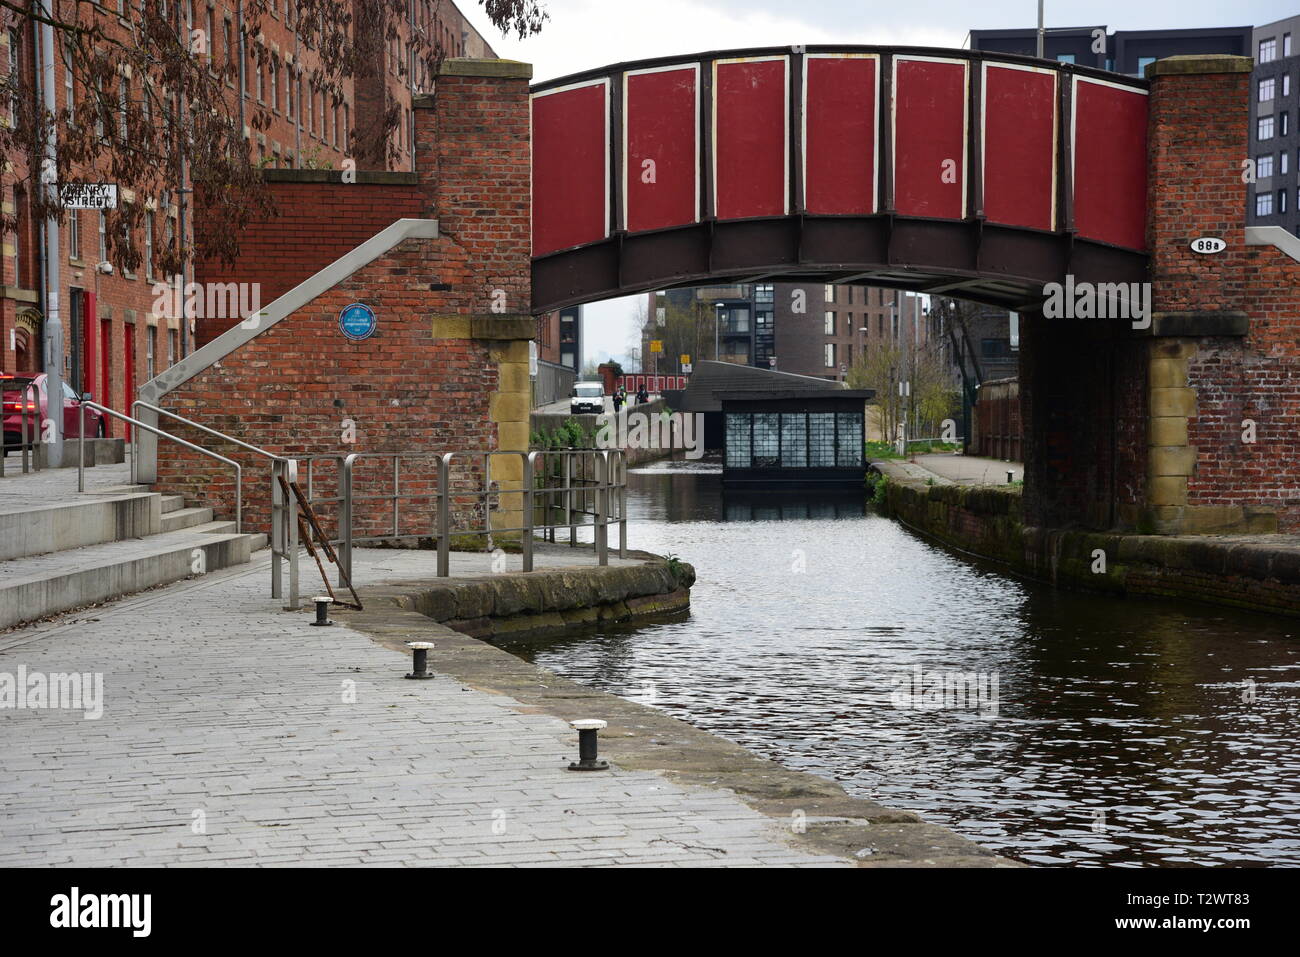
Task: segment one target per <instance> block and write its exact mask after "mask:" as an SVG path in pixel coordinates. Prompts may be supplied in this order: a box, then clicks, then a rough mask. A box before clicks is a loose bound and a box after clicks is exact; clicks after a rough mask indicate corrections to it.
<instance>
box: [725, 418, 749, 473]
mask: <svg viewBox="0 0 1300 957" xmlns="http://www.w3.org/2000/svg"><path fill="white" fill-rule="evenodd" d="M749 419H750V417H749V416H748V415H743V414H740V413H736V412H728V413H727V467H728V468H736V469H747V468H749V463H750V445H749Z"/></svg>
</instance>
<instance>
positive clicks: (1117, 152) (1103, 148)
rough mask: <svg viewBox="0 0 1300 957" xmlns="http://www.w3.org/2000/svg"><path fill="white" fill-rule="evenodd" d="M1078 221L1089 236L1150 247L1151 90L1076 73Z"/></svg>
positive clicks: (1074, 136) (1074, 139)
mask: <svg viewBox="0 0 1300 957" xmlns="http://www.w3.org/2000/svg"><path fill="white" fill-rule="evenodd" d="M1074 82H1075V85H1074V124H1073V125H1074V129H1073V131H1072V142H1073V144H1074V148H1073V152H1074V225H1075V228H1076V229H1077V230H1078V231H1079V235H1080V236H1081V237H1083V238H1084V239H1095V240H1099V241H1100V242H1105V243H1113V244H1115V245H1116V246H1126V247H1128V248H1129V249H1146V219H1147V96H1146V94H1145V93H1144V92H1142V91H1140V90H1134V89H1132V88H1130V87H1120V86H1117V85H1115V84H1111V83H1107V82H1105V81H1104V80H1092V79H1087V78H1084V77H1075V81H1074Z"/></svg>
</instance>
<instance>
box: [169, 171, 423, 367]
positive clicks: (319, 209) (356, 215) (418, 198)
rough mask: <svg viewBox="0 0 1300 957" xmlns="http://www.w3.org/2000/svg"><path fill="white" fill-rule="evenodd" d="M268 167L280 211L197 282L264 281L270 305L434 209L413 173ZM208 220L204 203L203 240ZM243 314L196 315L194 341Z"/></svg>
mask: <svg viewBox="0 0 1300 957" xmlns="http://www.w3.org/2000/svg"><path fill="white" fill-rule="evenodd" d="M265 175H266V179H267V182H268V184H269V188H270V191H271V195H272V197H273V199H274V201H275V204H276V208H277V210H278V212H279V215H278V216H276V217H275V218H274V219H269V220H265V221H263V222H257V223H252V224H250V225H249V227H248V229H247V230H245V232H244V235H243V237H242V238H241V239H240V248H239V257H238V259H236V260H235V262H234V263H232V264H229V265H227V264H225V263H221V262H217V261H201V262H199V263H197V264H196V265H195V269H194V276H195V281H196V282H198V283H226V282H259V283H260V284H261V301H262V305H264V306H265V305H267V304H268V303H270V302H272V301H273V300H275V299H277V298H278V297H280V296H281V295H283V294H284V293H286V292H288V291H289V290H290V289H292V288H293V287H294V286H296V285H298V283H300V282H302V281H303V280H304V279H307V278H308V277H310V276H312V275H314V274H315V273H316V272H318V271H319V270H321V269H323V268H325V267H326V266H328V265H329V264H330V263H332V262H333V261H334V260H336V259H338V258H339V257H340V256H342V255H343V254H344V253H346V252H348V251H350V250H352V249H353V248H355V247H356V246H358V245H360V244H361V243H363V242H365V241H366V240H367V239H369V238H370V237H371V236H373V235H374V234H375V233H377V232H379V231H380V230H381V229H383V228H384V227H386V226H388V225H390V224H391V223H393V222H394V221H396V220H398V219H402V218H413V219H423V218H427V217H430V216H431V215H432V212H431V207H430V204H429V200H428V197H427V196H426V195H425V193H423V192H422V191H421V190H420V188H419V187H418V186H417V184H416V182H415V177H414V176H413V175H411V174H402V173H365V172H360V173H357V174H356V182H355V183H344V182H343V180H342V173H341V172H335V171H331V170H268V171H267V172H266V174H265ZM202 222H203V218H202V212H201V211H200V214H199V226H198V229H199V230H200V238H199V242H200V245H201V243H202V235H201V231H202V225H201V224H202ZM250 277H256V278H255V279H252V278H250ZM238 322H239V319H238V318H230V317H206V316H205V317H203V318H199V319H196V320H195V343H196V346H202V345H205V344H207V343H208V342H210V341H211V340H213V339H215V338H216V337H217V336H219V335H221V333H223V332H225V331H226V330H227V329H229V328H230V327H231V326H233V325H235V324H236V323H238Z"/></svg>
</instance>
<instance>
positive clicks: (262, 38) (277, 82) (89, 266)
mask: <svg viewBox="0 0 1300 957" xmlns="http://www.w3.org/2000/svg"><path fill="white" fill-rule="evenodd" d="M361 2H362V0H356V3H357V5H358V6H359V5H360V3H361ZM58 6H59V5H57V4H56V12H58V11H57V7H58ZM62 6H71V5H69V4H63V5H62ZM142 6H143V5H142V4H133V3H128V2H125V0H117V2H116V3H108V4H106V5H105V6H104V7H103V8H101V9H99V10H98V13H97V15H98V16H99V17H100V20H101V24H102V25H103V27H104V29H105V30H106V31H108V32H109V33H110V35H115V36H118V37H129V36H130V35H131V34H130V31H131V29H132V23H133V18H135V17H138V16H139V10H140V8H141V7H142ZM241 9H242V5H241V4H237V3H235V2H234V0H213V2H208V0H186V2H185V3H183V5H182V7H181V14H182V16H183V18H184V22H185V23H186V24H187V25H188V26H189V28H190V30H191V31H192V32H191V35H192V36H197V37H199V38H200V42H199V47H200V49H203V50H206V55H207V56H210V57H212V58H214V59H219V60H221V61H222V62H225V63H230V64H234V65H235V66H236V67H238V66H239V65H240V64H241V53H242V70H241V71H239V72H238V73H237V76H238V77H239V79H236V80H234V81H232V82H230V83H229V84H228V86H229V90H228V93H229V107H230V109H231V110H232V111H238V112H239V114H240V116H241V120H242V122H243V128H244V135H245V138H246V139H247V140H248V141H249V148H250V152H251V156H252V159H253V162H254V163H256V164H259V165H262V166H263V167H265V168H266V169H267V171H268V172H267V178H268V179H269V180H272V181H273V182H274V181H275V177H276V175H277V174H276V172H274V171H276V170H287V169H308V170H327V169H334V170H339V169H343V168H344V167H345V161H347V160H352V161H353V162H355V164H356V168H357V169H359V170H363V171H364V170H372V169H376V170H395V171H396V170H404V171H407V176H408V177H412V176H413V174H411V173H410V171H411V170H413V168H414V154H415V150H414V142H413V139H414V114H413V112H412V109H411V105H412V97H413V96H416V95H418V94H419V93H421V92H423V91H427V90H429V89H431V87H432V84H431V81H430V78H429V77H428V76H427V75H426V74H425V70H424V69H423V68H422V67H421V65H420V64H419V62H418V59H417V57H416V56H415V55H414V53H413V50H412V46H413V44H412V38H413V37H415V36H416V35H422V36H423V37H424V38H425V40H426V42H427V43H431V44H437V45H439V47H440V48H441V49H442V50H443V51H445V52H446V55H447V56H451V57H456V56H469V57H491V56H494V54H493V52H492V50H491V47H490V46H489V45H488V44H487V42H486V41H485V40H484V39H483V37H482V36H480V35H479V34H478V33H477V31H475V30H474V28H473V27H472V26H471V25H470V24H469V22H468V21H467V20H466V19H465V17H464V16H463V14H461V12H460V11H459V10H458V9H457V8H456V6H455V5H454V4H453V3H452V2H450V0H437V2H435V0H419V2H413V3H411V4H409V6H408V9H409V17H408V18H407V19H406V20H405V21H403V22H401V23H399V24H398V31H397V32H398V36H397V38H396V40H394V41H393V42H391V43H382V42H381V43H380V51H381V55H382V57H383V59H384V63H383V68H382V70H380V71H379V72H378V74H377V75H375V76H373V77H370V78H368V79H367V80H365V81H363V82H360V83H358V84H353V83H351V82H347V83H345V84H344V96H343V98H342V99H341V101H339V102H335V101H334V100H333V99H332V98H330V97H328V96H326V95H325V94H324V93H323V92H321V91H320V90H318V89H317V88H316V87H315V86H314V84H313V76H314V74H315V73H316V71H317V70H318V68H319V65H320V58H319V55H318V53H317V51H316V49H314V46H313V40H312V35H313V31H311V30H310V29H304V25H303V24H300V23H299V22H297V21H296V19H295V10H296V5H295V4H294V3H292V2H287V0H286V2H279V0H277V2H274V3H271V4H270V5H269V9H268V14H267V16H266V17H265V18H264V19H263V21H262V24H261V30H260V33H259V34H258V35H257V36H256V37H255V38H254V39H253V40H252V41H251V42H244V43H242V44H241V30H240V27H241V20H240V14H241ZM62 12H63V13H64V14H65V15H70V11H62ZM76 12H77V13H79V14H80V15H85V14H84V12H83V8H82V6H78V7H77V11H76ZM58 42H59V41H58V37H57V31H56V45H57V44H58ZM241 46H242V47H243V49H242V51H241ZM35 47H36V44H35V42H34V37H33V35H32V30H31V28H30V23H26V24H25V28H20V27H19V20H18V18H17V16H16V14H13V13H11V12H9V11H3V12H0V70H3V71H5V72H6V73H9V74H16V75H17V77H18V78H19V80H18V82H19V88H20V90H21V92H22V95H24V96H25V97H30V98H33V101H34V98H35V97H36V96H37V94H38V86H37V79H38V69H39V67H40V62H39V61H40V58H39V54H38V51H37V50H36V49H35ZM413 66H414V69H413ZM74 72H75V71H70V70H69V69H68V67H67V64H66V62H65V60H64V53H63V51H62V50H60V51H59V53H58V54H57V55H56V63H55V98H56V106H57V107H58V108H59V109H64V108H66V107H68V105H69V104H70V103H76V102H78V101H79V99H80V98H82V97H84V96H85V92H86V91H85V90H84V88H83V87H82V84H81V81H80V80H79V79H78V78H76V77H75V76H74V75H73V74H74ZM356 86H360V87H361V89H355V88H354V87H356ZM123 94H124V95H125V96H127V97H132V98H134V97H138V96H140V95H141V94H140V92H139V89H138V87H134V88H133V87H132V85H131V82H130V80H129V79H128V80H127V81H126V82H125V83H124V87H123ZM385 101H388V102H393V103H396V104H397V106H398V108H399V109H400V110H401V114H400V115H401V118H402V121H401V122H399V123H398V124H397V125H396V127H395V128H394V129H393V131H392V133H391V136H390V138H389V141H388V142H387V143H384V142H377V140H379V139H381V138H382V131H381V130H379V129H378V126H377V124H376V123H375V122H374V116H375V110H376V109H377V108H378V107H377V105H378V104H381V103H384V102H385ZM256 108H261V109H265V110H267V111H269V113H270V116H271V118H272V122H271V124H270V126H269V127H268V128H266V129H265V130H256V131H255V130H252V129H250V127H249V123H248V121H247V118H246V114H251V113H252V112H253V110H254V109H256ZM0 112H3V114H4V115H0V121H11V120H12V117H11V116H10V114H9V110H8V109H7V108H6V109H5V110H4V111H0ZM353 133H355V134H356V135H355V141H354V140H353ZM390 145H391V150H390V149H388V147H389V146H390ZM28 172H29V171H28V169H27V168H26V164H25V162H24V161H23V160H22V159H21V158H16V159H15V160H13V161H12V162H11V163H10V164H6V167H5V169H4V170H3V171H0V203H2V204H3V209H4V211H5V213H6V214H8V215H11V216H16V217H17V220H18V225H17V229H15V230H13V231H10V232H8V233H6V234H4V235H3V236H0V373H8V374H12V373H14V372H29V373H33V372H38V371H42V368H43V361H42V338H41V327H42V323H43V315H44V312H45V307H44V297H45V293H44V286H45V282H44V279H43V276H42V263H43V260H44V246H43V243H42V235H43V230H42V229H41V223H40V222H38V221H35V220H34V218H33V217H32V215H31V214H30V212H29V206H30V198H31V192H30V191H31V189H32V188H33V184H32V181H31V179H30V178H29V176H28ZM86 178H87V180H90V181H98V182H106V181H111V175H110V174H108V173H106V172H105V171H103V170H100V171H89V170H88V171H87V175H86ZM308 178H310V177H308ZM364 178H365V177H359V179H364ZM187 185H188V184H187ZM301 185H302V187H303V189H305V190H306V192H303V191H302V190H298V191H295V190H294V189H288V190H286V191H284V192H283V193H280V194H278V195H277V198H278V199H280V200H281V203H282V206H281V209H282V211H283V212H284V214H285V215H286V216H287V217H288V220H289V221H292V222H298V221H306V220H310V219H311V218H312V217H316V218H317V219H318V220H321V222H320V223H319V224H318V225H319V229H317V230H316V232H315V235H317V236H319V237H321V238H323V239H324V240H325V241H324V242H321V243H319V244H318V246H319V248H318V250H317V253H318V256H319V257H324V260H323V261H330V260H331V259H332V258H335V254H334V253H333V251H334V250H336V249H338V248H341V246H342V244H344V243H346V244H347V246H348V248H350V247H351V246H352V245H355V242H356V241H359V240H356V241H353V237H354V235H355V234H357V233H358V231H359V234H360V235H361V236H362V238H364V237H366V236H370V235H372V234H373V233H374V232H375V228H372V226H373V224H372V223H370V222H369V221H368V220H365V217H364V214H362V213H359V212H358V211H357V210H356V209H349V210H344V211H342V212H343V213H344V214H349V215H353V222H352V223H351V225H350V226H347V225H337V224H338V222H339V219H340V217H339V216H338V215H337V214H338V213H339V212H340V211H338V210H335V211H334V213H335V215H333V216H328V217H327V216H326V215H325V211H324V210H322V209H321V208H320V207H318V206H317V207H314V208H313V207H311V206H310V205H309V204H310V195H309V194H310V185H309V184H308V183H303V184H301ZM361 192H364V190H362V191H361ZM119 201H120V202H122V203H144V204H145V205H146V209H147V210H148V214H147V216H146V219H145V225H144V228H143V229H141V230H138V231H136V234H135V235H132V236H131V242H132V244H133V246H135V248H137V249H139V250H140V251H141V252H142V253H143V255H144V256H145V262H144V264H143V265H142V266H141V267H140V268H139V269H138V270H137V271H136V272H135V273H127V274H123V273H122V272H120V271H119V270H117V269H113V270H111V271H108V270H107V268H106V267H101V266H100V264H101V263H103V262H104V261H106V260H107V258H108V241H107V234H108V230H109V229H111V228H113V219H114V214H113V213H112V212H108V213H103V212H100V211H96V210H82V211H79V212H72V211H68V212H67V213H66V214H65V220H64V222H63V224H62V225H61V227H60V229H59V246H60V261H59V287H60V288H59V316H60V320H61V323H62V326H63V332H64V353H65V359H64V369H63V376H64V379H65V381H66V382H68V383H69V384H70V385H71V386H72V387H73V388H74V389H76V390H78V391H89V392H91V393H93V395H94V397H95V399H96V401H101V402H104V403H105V404H107V405H110V406H112V407H113V408H116V409H119V410H123V411H125V410H126V409H127V407H128V406H129V404H130V401H131V398H130V397H131V396H132V395H133V393H134V390H135V388H136V386H138V385H139V384H140V383H143V382H145V381H147V380H148V379H149V378H151V377H152V376H153V375H155V374H156V373H157V372H160V371H162V370H164V369H166V368H168V367H169V366H170V365H172V364H173V363H175V362H177V361H179V360H180V359H181V358H182V356H183V355H184V354H186V353H188V352H190V351H192V350H193V349H194V348H196V347H197V345H200V344H202V342H203V341H206V338H208V337H209V336H210V332H208V331H207V330H205V329H204V328H202V327H203V325H204V323H205V322H206V321H208V320H203V319H196V320H195V321H194V323H193V325H192V327H191V328H189V329H186V328H183V327H182V322H183V320H181V319H180V318H178V317H177V316H176V315H175V314H169V313H168V311H166V310H164V309H157V308H155V306H156V305H157V299H158V297H157V296H155V294H154V289H155V284H156V283H158V282H162V281H166V279H167V277H164V276H162V275H160V274H159V273H158V271H157V270H156V269H155V268H154V266H153V264H152V260H151V254H152V253H154V252H155V251H156V250H157V249H161V248H162V246H163V244H164V243H168V244H169V243H171V242H172V240H173V238H174V237H175V236H176V235H178V234H183V238H184V239H185V240H186V241H191V240H192V239H193V223H194V221H195V219H196V211H195V210H194V209H193V208H192V204H191V203H190V202H189V201H188V193H187V192H185V191H179V192H176V191H173V192H171V193H170V195H165V196H156V197H138V196H134V195H132V194H131V193H130V192H129V191H126V190H123V191H121V193H120V195H119ZM304 217H306V220H304V219H303V218H304ZM356 217H360V219H358V218H356ZM327 218H328V220H329V222H328V223H326V222H324V220H326V219H327ZM386 224H387V221H385V223H384V224H382V225H386ZM345 234H346V235H345ZM331 237H333V240H331ZM254 241H255V246H254V248H258V247H256V237H254ZM260 251H264V250H260ZM272 253H283V250H282V249H277V250H273V251H272ZM203 272H204V270H203V269H202V268H199V264H196V268H195V272H194V274H192V275H190V276H188V277H186V278H187V280H188V281H206V280H207V278H208V277H206V276H203V275H201V273H203ZM210 272H211V273H212V276H211V278H212V279H214V280H219V281H234V280H235V278H236V277H235V276H233V275H225V274H222V273H221V272H220V271H216V270H210ZM227 272H229V271H227ZM281 291H283V290H280V289H274V288H269V289H263V290H261V294H260V299H261V302H263V303H266V302H269V301H270V300H271V299H273V298H275V296H276V295H278V294H279V292H281ZM160 313H161V314H160ZM110 434H119V435H120V434H121V431H120V427H119V428H110Z"/></svg>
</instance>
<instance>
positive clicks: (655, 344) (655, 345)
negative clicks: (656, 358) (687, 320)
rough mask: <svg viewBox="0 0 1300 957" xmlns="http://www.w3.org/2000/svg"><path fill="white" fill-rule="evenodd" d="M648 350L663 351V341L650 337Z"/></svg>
mask: <svg viewBox="0 0 1300 957" xmlns="http://www.w3.org/2000/svg"><path fill="white" fill-rule="evenodd" d="M650 351H651V352H663V351H664V341H663V340H662V339H651V340H650Z"/></svg>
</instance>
